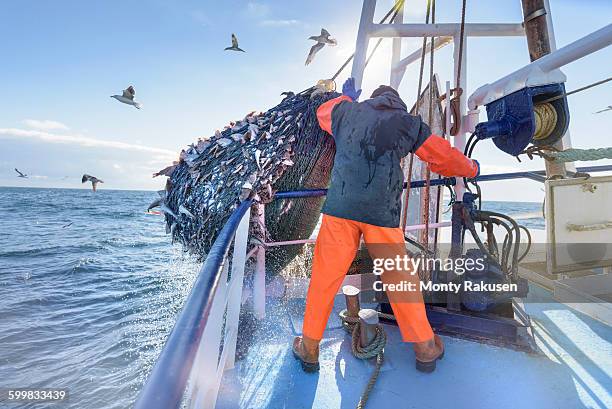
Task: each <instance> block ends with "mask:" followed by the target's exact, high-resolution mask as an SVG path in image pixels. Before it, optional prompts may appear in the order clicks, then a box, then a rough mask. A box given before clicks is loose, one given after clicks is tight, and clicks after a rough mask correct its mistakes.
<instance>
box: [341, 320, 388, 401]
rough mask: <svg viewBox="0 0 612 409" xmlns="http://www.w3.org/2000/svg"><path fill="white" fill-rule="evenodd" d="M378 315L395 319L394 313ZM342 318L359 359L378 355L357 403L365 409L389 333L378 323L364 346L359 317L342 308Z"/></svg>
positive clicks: (378, 372) (352, 347)
mask: <svg viewBox="0 0 612 409" xmlns="http://www.w3.org/2000/svg"><path fill="white" fill-rule="evenodd" d="M378 316H379V317H381V318H386V319H395V317H394V316H393V315H390V314H384V313H381V312H379V313H378ZM340 319H341V320H342V327H343V328H344V329H345V330H346V332H348V333H349V334H351V350H352V351H353V355H355V357H356V358H359V359H370V358H374V357H376V366H375V368H374V372H372V375H370V379H369V380H368V384H367V385H366V387H365V389H364V391H363V393H362V394H361V397H360V398H359V403H358V404H357V409H363V408H365V405H366V403H367V402H368V398H369V397H370V393H371V392H372V389H374V385H375V384H376V380H377V379H378V375H379V374H380V368H381V367H382V365H383V362H384V357H385V355H384V354H385V351H384V348H385V344H386V343H387V334H386V333H385V330H384V328H383V326H382V325H381V324H378V325H376V336H375V337H374V339H373V340H372V342H371V343H370V344H369V345H367V346H365V347H362V346H361V338H360V331H359V328H360V325H361V324H360V322H359V318H357V317H349V316H348V311H347V310H342V311H340Z"/></svg>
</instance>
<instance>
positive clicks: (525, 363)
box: [217, 285, 612, 409]
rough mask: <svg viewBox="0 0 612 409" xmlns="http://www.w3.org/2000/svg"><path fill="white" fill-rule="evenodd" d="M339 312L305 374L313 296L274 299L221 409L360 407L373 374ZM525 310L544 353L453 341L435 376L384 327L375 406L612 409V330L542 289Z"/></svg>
mask: <svg viewBox="0 0 612 409" xmlns="http://www.w3.org/2000/svg"><path fill="white" fill-rule="evenodd" d="M343 304H344V301H343V299H342V298H341V297H337V299H336V306H335V310H334V312H333V313H332V318H331V319H330V322H329V324H328V329H327V331H326V337H325V339H324V340H323V341H322V343H321V357H320V362H321V370H320V372H319V373H317V374H307V373H304V372H303V371H302V369H301V367H300V365H299V363H298V362H297V361H296V360H295V359H294V358H293V355H292V353H291V347H290V345H291V341H292V339H293V337H294V336H295V335H299V331H300V330H301V316H302V313H303V307H304V300H303V299H292V300H286V301H279V300H271V299H270V300H269V305H268V316H267V318H266V319H265V320H263V321H262V322H260V323H259V324H258V325H257V328H256V329H254V333H253V334H249V335H248V336H247V338H249V339H251V340H252V341H251V344H250V345H249V346H248V347H249V348H248V353H247V354H246V356H245V357H244V359H242V360H240V361H238V362H237V363H236V367H235V368H234V369H232V370H228V371H226V372H225V375H224V378H223V380H222V386H221V390H220V393H219V398H218V401H217V408H221V409H230V408H231V409H234V408H291V409H297V408H325V409H333V408H354V407H356V405H357V402H358V400H359V397H360V395H361V393H362V390H363V388H364V387H365V385H366V383H367V380H368V378H369V376H370V374H371V372H372V369H373V368H374V366H373V363H372V362H366V361H361V360H358V359H356V358H355V357H353V355H352V353H351V347H350V336H349V335H348V334H347V333H345V331H344V330H343V329H342V327H341V326H340V321H339V319H338V317H337V313H338V311H340V310H341V309H342V308H344V305H343ZM525 307H526V309H527V312H528V313H529V314H530V315H531V319H532V321H533V326H534V331H535V337H536V342H537V345H538V348H540V353H538V354H528V353H524V352H519V351H515V350H511V349H505V348H501V347H496V346H491V345H485V344H480V343H476V342H471V341H466V340H462V339H456V338H449V337H444V342H445V343H446V356H445V358H444V360H443V361H440V362H439V363H438V368H437V370H436V371H435V372H434V373H433V374H422V373H419V372H417V371H416V369H415V368H414V353H413V352H412V348H411V347H410V344H406V343H402V342H401V341H400V337H399V332H398V329H397V328H396V327H394V326H390V325H385V330H386V332H387V337H388V340H387V346H386V348H385V364H384V366H383V368H382V370H381V373H380V376H379V378H378V382H377V383H376V386H375V387H374V390H373V392H372V393H371V395H370V400H369V402H368V404H367V407H368V408H447V407H453V408H470V409H473V408H497V409H504V408H512V409H515V408H517V407H520V408H538V409H545V408H551V409H553V408H554V409H560V408H572V409H574V408H583V407H584V408H601V409H604V408H610V407H612V398H611V396H610V393H611V391H612V381H611V379H612V378H611V375H612V374H611V371H612V328H610V327H608V326H606V325H605V324H603V323H601V322H599V321H596V320H593V319H591V318H590V317H588V316H585V315H583V314H581V313H579V312H577V311H574V310H572V309H570V308H568V307H567V306H565V305H563V304H559V303H556V302H554V301H553V300H552V298H551V294H550V292H548V291H547V290H544V289H543V288H540V287H538V286H535V285H533V286H532V288H531V291H530V295H529V298H528V299H527V300H526V303H525Z"/></svg>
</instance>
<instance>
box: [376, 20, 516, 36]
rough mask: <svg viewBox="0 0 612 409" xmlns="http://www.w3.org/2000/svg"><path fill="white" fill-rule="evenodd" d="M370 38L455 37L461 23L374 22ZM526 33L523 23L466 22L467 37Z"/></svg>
mask: <svg viewBox="0 0 612 409" xmlns="http://www.w3.org/2000/svg"><path fill="white" fill-rule="evenodd" d="M370 27H371V31H370V33H369V34H370V38H375V37H449V36H450V37H454V36H455V35H457V34H458V33H459V30H460V29H461V24H458V23H439V24H372V25H371V26H370ZM523 35H525V29H524V28H523V24H522V23H506V24H489V23H467V24H465V36H466V37H513V36H523Z"/></svg>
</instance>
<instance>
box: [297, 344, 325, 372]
mask: <svg viewBox="0 0 612 409" xmlns="http://www.w3.org/2000/svg"><path fill="white" fill-rule="evenodd" d="M293 356H294V357H295V359H297V360H298V361H300V363H301V364H302V369H303V370H304V371H305V372H316V371H318V370H319V341H316V340H314V339H311V338H308V337H306V336H301V337H295V338H294V339H293Z"/></svg>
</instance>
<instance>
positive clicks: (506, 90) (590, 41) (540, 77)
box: [468, 24, 612, 109]
mask: <svg viewBox="0 0 612 409" xmlns="http://www.w3.org/2000/svg"><path fill="white" fill-rule="evenodd" d="M610 44H612V24H608V25H607V26H605V27H603V28H601V29H599V30H597V31H595V32H593V33H591V34H589V35H587V36H585V37H582V38H581V39H579V40H576V41H574V42H573V43H570V44H568V45H566V46H565V47H562V48H560V49H558V50H556V51H554V52H552V53H550V54H548V55H545V56H544V57H542V58H540V59H538V60H535V61H533V62H532V63H530V64H528V65H526V66H524V67H523V68H520V69H518V70H516V71H514V72H513V73H511V74H508V75H506V76H505V77H503V78H501V79H499V80H497V81H495V82H494V83H492V84H486V85H483V86H482V87H480V88H478V89H477V90H476V91H475V92H474V93H473V94H472V95H471V96H470V98H469V100H468V104H469V107H470V109H475V108H476V107H478V106H481V105H486V104H488V103H490V102H493V101H495V100H497V99H499V98H501V97H503V96H505V95H508V94H511V93H513V92H515V91H518V90H520V89H523V88H525V87H531V86H538V85H546V84H554V83H561V82H565V80H566V77H565V75H564V74H563V73H562V72H561V71H560V70H559V69H558V68H559V67H562V66H564V65H566V64H569V63H570V62H572V61H576V60H578V59H580V58H582V57H585V56H587V55H589V54H592V53H594V52H596V51H599V50H601V49H602V48H605V47H607V46H609V45H610Z"/></svg>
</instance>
